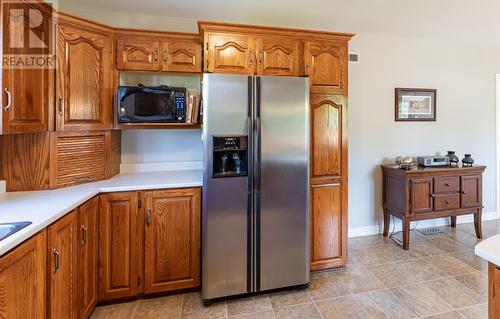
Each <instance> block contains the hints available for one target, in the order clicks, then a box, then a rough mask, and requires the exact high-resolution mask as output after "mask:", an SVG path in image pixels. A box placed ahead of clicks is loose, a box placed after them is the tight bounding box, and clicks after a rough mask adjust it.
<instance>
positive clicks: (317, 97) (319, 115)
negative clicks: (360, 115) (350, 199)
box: [311, 94, 347, 178]
mask: <svg viewBox="0 0 500 319" xmlns="http://www.w3.org/2000/svg"><path fill="white" fill-rule="evenodd" d="M346 104H347V98H346V97H345V96H339V95H324V94H313V95H311V168H312V169H311V178H314V177H323V176H337V177H338V176H341V175H342V148H343V140H344V134H345V133H346V132H344V122H345V117H346V114H345V111H346V110H345V109H346Z"/></svg>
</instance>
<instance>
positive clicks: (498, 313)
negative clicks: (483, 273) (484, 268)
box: [488, 263, 500, 319]
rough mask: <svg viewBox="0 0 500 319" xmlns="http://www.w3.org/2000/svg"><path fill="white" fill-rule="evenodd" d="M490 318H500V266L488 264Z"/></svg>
mask: <svg viewBox="0 0 500 319" xmlns="http://www.w3.org/2000/svg"><path fill="white" fill-rule="evenodd" d="M488 318H489V319H500V267H499V266H497V265H495V264H492V263H489V265H488Z"/></svg>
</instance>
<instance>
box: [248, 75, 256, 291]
mask: <svg viewBox="0 0 500 319" xmlns="http://www.w3.org/2000/svg"><path fill="white" fill-rule="evenodd" d="M253 90H254V85H253V77H252V76H249V77H248V92H247V94H248V100H247V134H248V145H247V150H248V153H247V157H248V163H253V156H254V151H253V143H254V142H253V139H254V133H253V132H254V120H253V103H254V100H253V97H254V96H253ZM252 177H253V165H248V186H247V291H248V292H253V291H255V286H254V281H253V279H254V274H253V269H254V268H253V267H254V266H253V265H254V263H255V261H254V254H253V252H254V237H253V234H254V215H253V203H254V202H253V187H254V183H253V178H252Z"/></svg>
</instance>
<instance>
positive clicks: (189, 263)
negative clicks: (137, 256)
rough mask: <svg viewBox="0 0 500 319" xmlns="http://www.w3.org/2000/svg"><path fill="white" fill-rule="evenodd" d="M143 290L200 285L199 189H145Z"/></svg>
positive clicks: (156, 290) (151, 291) (163, 289)
mask: <svg viewBox="0 0 500 319" xmlns="http://www.w3.org/2000/svg"><path fill="white" fill-rule="evenodd" d="M144 198H145V207H146V208H145V214H146V216H145V223H146V230H145V250H144V252H145V258H144V279H145V282H144V292H145V293H154V292H164V291H171V290H177V289H182V288H191V287H197V286H199V284H200V199H201V195H200V189H198V188H190V189H178V190H162V191H150V192H145V196H144Z"/></svg>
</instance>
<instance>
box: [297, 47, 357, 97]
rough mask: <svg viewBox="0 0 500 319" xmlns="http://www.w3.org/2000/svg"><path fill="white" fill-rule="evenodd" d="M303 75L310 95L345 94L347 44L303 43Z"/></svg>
mask: <svg viewBox="0 0 500 319" xmlns="http://www.w3.org/2000/svg"><path fill="white" fill-rule="evenodd" d="M304 58H305V63H304V65H305V73H306V75H309V82H310V85H311V93H328V92H334V91H336V92H347V44H346V43H328V42H305V44H304Z"/></svg>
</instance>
